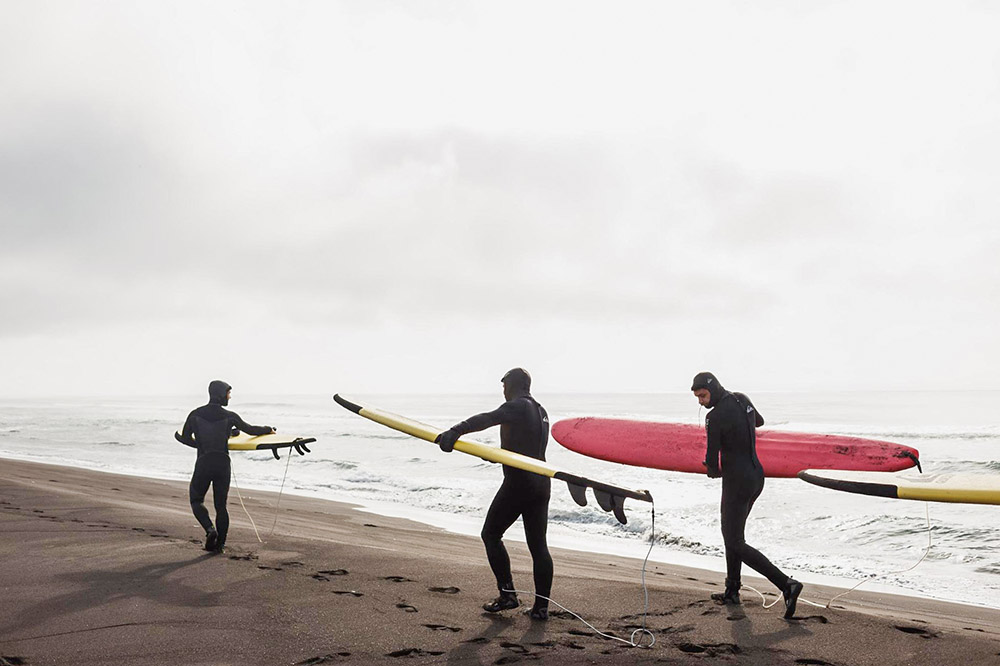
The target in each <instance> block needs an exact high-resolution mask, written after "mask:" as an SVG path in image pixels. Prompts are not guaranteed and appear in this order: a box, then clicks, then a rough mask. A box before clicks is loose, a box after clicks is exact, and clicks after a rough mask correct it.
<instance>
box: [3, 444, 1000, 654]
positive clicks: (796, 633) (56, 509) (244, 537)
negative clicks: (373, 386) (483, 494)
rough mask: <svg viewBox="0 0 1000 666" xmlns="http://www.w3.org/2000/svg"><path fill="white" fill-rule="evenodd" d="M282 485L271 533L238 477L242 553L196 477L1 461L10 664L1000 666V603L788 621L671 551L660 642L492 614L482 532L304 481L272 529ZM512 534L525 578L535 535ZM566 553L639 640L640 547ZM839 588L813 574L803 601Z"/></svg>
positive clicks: (888, 607)
mask: <svg viewBox="0 0 1000 666" xmlns="http://www.w3.org/2000/svg"><path fill="white" fill-rule="evenodd" d="M276 498H277V495H276V494H274V493H266V492H259V491H250V492H246V491H244V493H243V499H244V501H245V502H246V506H247V509H248V510H249V512H250V514H251V515H252V516H253V518H254V520H255V521H256V522H257V527H258V529H259V530H260V532H261V536H262V537H264V541H265V543H263V544H261V543H259V542H258V541H257V538H256V537H255V536H254V532H253V529H252V528H251V526H250V522H249V521H248V520H247V517H246V514H244V512H243V510H242V509H241V508H240V504H239V500H238V499H237V497H236V494H235V491H234V492H233V493H232V495H231V496H230V502H229V508H230V514H231V516H232V520H233V526H232V528H231V530H230V537H229V550H228V552H227V553H225V554H222V555H214V554H209V553H206V552H205V551H203V550H202V549H201V542H202V538H203V533H202V531H201V528H200V527H199V526H198V525H197V523H196V522H195V520H194V517H193V516H192V515H191V512H190V508H189V505H188V502H187V484H185V483H178V482H172V481H160V480H151V479H142V478H138V477H130V476H120V475H114V474H104V473H99V472H91V471H86V470H79V469H74V468H68V467H58V466H52V465H41V464H36V463H27V462H21V461H13V460H5V459H0V563H2V565H0V666H7V665H8V664H27V665H35V664H116V665H127V664H269V665H274V664H288V665H289V666H291V665H296V666H305V665H311V664H339V663H344V664H348V663H350V664H353V663H357V664H362V663H386V664H395V663H435V664H510V663H519V662H528V661H537V662H540V663H545V664H591V663H594V664H605V663H607V664H654V663H656V664H706V663H708V664H712V663H719V664H725V663H730V664H760V665H761V666H763V665H783V664H789V665H793V664H794V665H808V664H812V665H823V664H833V665H836V666H850V665H871V666H887V665H891V664H907V665H923V664H927V665H928V666H930V665H940V664H958V663H962V664H969V665H972V664H976V665H979V664H1000V611H998V610H993V609H985V608H980V607H975V606H967V605H961V604H951V603H945V602H938V601H932V600H923V599H916V598H910V597H902V596H894V595H887V594H875V593H870V592H868V593H866V592H860V591H859V592H855V593H852V594H851V595H850V596H849V597H846V598H844V599H842V600H839V601H837V602H836V604H835V605H834V607H833V608H816V607H812V606H808V605H804V604H800V606H799V610H798V613H797V614H796V617H795V618H794V619H792V620H784V619H782V609H781V604H780V603H779V604H778V605H776V606H775V607H773V608H770V609H765V608H763V607H762V605H761V603H760V600H759V597H757V595H754V594H753V593H751V592H749V591H745V592H744V604H743V606H739V607H730V606H718V605H716V604H714V603H713V602H711V601H710V600H709V599H708V596H709V594H710V593H711V592H713V591H719V590H720V589H721V585H720V582H721V580H720V579H721V577H722V576H721V574H718V573H715V572H708V571H702V570H698V569H692V568H686V567H682V566H674V565H665V564H660V563H650V564H649V565H648V567H647V574H646V581H647V584H648V588H649V612H648V615H647V616H646V618H645V623H646V626H647V627H648V629H649V630H650V631H651V632H652V633H653V635H654V636H655V639H656V643H655V645H654V646H653V647H652V648H650V649H644V648H635V647H630V646H628V645H625V644H623V643H620V642H616V641H613V640H610V639H607V638H604V637H601V636H600V635H598V634H597V633H596V632H595V631H594V630H593V629H591V628H589V627H587V626H586V625H585V624H583V623H582V622H581V621H580V620H578V619H577V618H575V617H573V616H572V615H570V614H568V613H565V612H561V611H558V609H557V608H555V607H553V609H554V610H556V612H555V613H553V616H552V618H551V619H550V620H549V621H548V622H537V621H532V620H531V619H530V618H529V617H528V616H527V615H525V614H524V607H522V608H521V609H518V610H515V611H508V612H506V613H504V614H501V615H489V614H486V613H484V612H482V610H481V609H480V606H481V604H482V603H483V602H485V601H488V600H490V599H492V598H493V597H494V596H495V594H496V592H495V588H494V585H493V581H492V576H491V574H490V571H489V567H488V565H487V563H486V556H485V553H484V550H483V547H482V544H481V542H480V541H479V540H478V539H476V538H473V537H467V536H461V535H455V534H450V533H448V532H445V531H443V530H440V529H438V528H434V527H428V526H426V525H422V524H419V523H415V522H411V521H407V520H401V519H395V518H384V517H381V516H378V515H374V514H371V513H367V512H362V511H358V510H356V508H355V507H353V506H351V505H349V504H342V503H337V502H330V501H325V500H318V499H310V498H302V497H295V496H290V495H284V496H283V497H282V498H281V504H280V508H279V510H278V511H277V523H276V529H275V530H274V533H273V534H270V535H269V536H268V532H269V531H270V529H271V525H272V521H274V518H275V515H276V512H275V500H276ZM483 510H484V512H485V507H483ZM512 529H514V530H519V529H520V525H519V524H515V526H514V527H513V528H512ZM508 549H509V551H510V554H511V561H512V565H513V569H514V575H515V583H516V584H517V585H518V587H519V588H520V589H530V587H531V574H530V572H531V561H530V558H529V556H528V554H527V550H526V548H525V547H524V545H523V544H521V543H518V542H510V543H508ZM553 559H554V561H555V570H556V577H555V584H554V586H553V597H554V598H555V599H556V600H557V601H559V602H560V603H561V604H562V605H564V606H566V607H568V608H570V609H572V610H573V611H575V612H577V613H579V614H580V615H582V616H583V617H584V618H585V619H586V620H587V621H589V622H590V623H591V624H593V625H594V626H595V627H597V628H598V629H600V630H601V631H604V632H607V633H611V634H613V635H615V636H618V637H620V638H623V639H626V640H628V638H629V636H630V635H631V634H632V632H633V631H634V630H635V629H636V628H638V627H642V626H643V592H642V587H641V584H640V571H641V566H642V562H641V560H633V559H627V558H620V557H614V556H607V555H593V554H587V553H580V552H575V551H568V550H559V549H554V550H553ZM745 582H746V583H749V584H750V585H753V586H754V587H756V588H758V589H760V590H762V591H769V589H770V588H769V585H768V584H767V583H766V582H764V581H761V580H759V579H754V578H751V577H747V578H746V580H745ZM839 591H840V590H836V589H834V588H825V587H820V586H815V585H807V587H806V590H805V592H804V593H803V597H804V598H809V599H813V600H821V601H823V602H825V601H826V600H828V599H830V598H831V597H832V596H834V595H835V594H837V593H838V592H839ZM774 598H775V597H774V596H773V595H772V596H770V597H769V601H773V600H774ZM522 603H523V604H525V605H526V606H530V599H529V598H527V597H524V596H522ZM648 640H649V639H648V637H647V638H645V639H644V641H645V642H648Z"/></svg>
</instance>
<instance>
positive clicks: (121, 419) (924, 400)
mask: <svg viewBox="0 0 1000 666" xmlns="http://www.w3.org/2000/svg"><path fill="white" fill-rule="evenodd" d="M346 397H348V398H355V399H358V400H360V401H363V402H365V403H366V404H370V405H372V406H375V407H379V408H381V409H385V410H387V411H391V412H396V413H398V414H403V415H406V416H409V417H411V418H415V419H417V420H420V421H424V422H427V423H430V424H434V425H440V426H442V427H447V426H450V425H452V424H454V423H456V422H458V421H460V420H462V419H464V418H465V417H467V416H470V415H472V414H474V413H478V412H482V411H487V410H491V409H494V408H495V407H497V406H498V405H499V404H500V402H501V401H502V397H501V396H500V395H499V394H498V395H496V396H491V395H384V396H378V395H356V396H354V395H349V394H348V395H347V396H346ZM751 397H752V398H753V400H754V403H755V404H756V405H757V407H758V408H759V410H760V412H761V413H762V415H763V416H764V418H765V419H766V420H767V426H766V427H767V428H774V429H782V430H793V431H803V432H819V433H830V434H843V435H857V436H862V437H871V438H874V439H883V440H889V441H894V442H898V443H901V444H906V445H909V446H912V447H914V448H916V449H918V450H919V451H920V454H921V460H922V463H923V466H924V469H925V471H928V472H930V471H941V472H943V471H949V472H974V473H993V474H1000V414H998V413H997V410H996V408H995V407H994V405H995V404H996V402H997V400H998V399H1000V392H968V393H965V392H949V393H941V392H897V393H875V392H871V393H830V394H818V393H807V394H803V393H798V394H784V393H755V394H753V395H752V396H751ZM240 398H241V399H239V400H237V401H236V402H234V403H233V404H232V405H230V408H231V409H233V410H234V411H236V412H238V413H239V414H240V415H241V416H242V417H243V418H244V419H245V420H246V421H248V422H249V423H255V424H268V425H274V426H276V427H277V428H278V429H279V431H281V432H285V433H294V434H299V435H303V436H312V437H315V438H316V439H317V440H318V441H317V442H316V443H315V444H312V445H310V447H311V448H312V451H313V453H312V454H310V455H307V456H298V455H294V454H293V455H292V456H291V457H290V459H286V458H285V456H284V455H283V457H282V460H280V461H277V460H274V459H273V457H272V456H271V454H270V453H268V452H264V453H256V452H253V453H245V452H234V453H233V454H232V458H233V469H234V473H235V475H236V481H237V484H238V486H239V488H240V489H241V491H242V492H243V493H244V494H248V493H252V491H253V490H254V489H264V490H272V491H277V490H278V489H279V487H281V484H282V482H283V481H284V487H283V492H285V493H293V494H298V495H309V496H315V497H323V498H328V499H335V500H341V501H348V502H353V503H356V504H360V505H362V506H363V507H365V508H366V509H367V510H370V511H374V512H377V513H381V514H385V515H396V516H404V517H409V518H413V519H416V520H420V521H423V522H427V523H431V524H435V525H439V526H442V527H446V528H448V529H452V530H455V531H458V532H463V533H467V534H478V533H479V529H480V526H481V522H482V519H483V517H484V515H485V510H486V507H487V506H488V504H489V502H490V500H491V499H492V496H493V493H494V492H495V491H496V488H497V487H498V486H499V484H500V480H501V470H500V468H499V467H498V466H496V465H493V464H490V463H486V462H481V461H479V460H477V459H475V458H472V457H470V456H466V455H462V454H459V453H453V454H450V455H446V454H443V453H441V452H440V451H439V450H438V449H437V447H435V446H433V445H431V444H428V443H426V442H422V441H420V440H416V439H414V438H411V437H408V436H406V435H402V434H399V433H396V432H394V431H392V430H389V429H387V428H384V427H382V426H379V425H378V424H375V423H372V422H370V421H368V420H366V419H363V418H361V417H359V416H357V415H355V414H352V413H350V412H348V411H347V410H345V409H343V408H341V407H340V406H338V405H337V404H336V403H334V401H333V400H332V398H331V396H315V395H309V396H280V397H275V396H240ZM536 398H537V399H538V400H539V401H540V402H541V403H542V404H544V405H545V407H546V409H547V410H548V411H549V414H550V417H551V419H552V421H553V423H554V422H555V421H557V420H560V419H564V418H570V417H574V416H606V417H618V418H636V419H643V420H659V421H673V422H682V423H698V422H699V421H700V420H703V418H704V411H701V410H700V409H699V407H698V405H697V403H696V401H695V400H694V398H693V397H692V396H691V394H690V393H678V394H658V395H626V394H609V395H590V394H566V395H561V394H556V395H545V394H538V395H536ZM202 402H203V400H202V399H201V398H200V396H194V397H187V398H184V397H162V398H132V399H121V398H106V399H52V400H44V401H43V400H0V458H2V457H6V458H16V459H22V460H34V461H39V462H46V463H54V464H61V465H71V466H77V467H83V468H87V469H95V470H101V471H108V472H115V473H121V474H131V475H139V476H148V477H155V478H163V479H176V480H187V479H188V478H189V476H190V473H191V469H192V467H193V464H194V451H193V450H192V449H189V448H187V447H185V446H183V445H181V444H178V443H177V442H175V441H174V439H173V432H174V430H177V429H179V428H180V427H181V426H182V424H183V422H184V419H185V417H186V416H187V414H188V412H189V411H190V410H191V409H193V408H194V407H196V406H198V405H199V404H201V403H202ZM470 437H473V438H475V439H478V440H479V441H482V442H485V443H489V444H494V445H495V444H498V437H499V431H498V429H496V428H494V429H492V430H490V431H485V432H483V433H478V435H473V436H470ZM548 459H549V461H550V462H552V463H554V464H556V465H558V466H560V467H563V468H565V469H567V470H569V471H573V472H575V473H577V474H580V475H583V476H588V477H590V478H594V479H598V480H603V481H607V482H609V483H614V484H616V485H621V486H626V487H632V488H645V489H648V490H649V491H650V492H651V493H652V495H653V497H654V498H655V511H656V515H655V534H652V536H653V537H654V544H655V545H654V548H653V551H652V555H651V559H653V560H657V561H665V562H677V563H683V564H691V565H695V566H701V567H705V568H709V569H713V570H715V571H720V572H721V571H723V570H724V562H723V548H722V537H721V534H720V531H719V509H718V504H719V493H720V485H719V481H717V480H712V479H708V478H707V477H704V476H698V475H691V474H681V473H672V472H663V471H660V470H651V469H644V468H635V467H626V466H623V465H617V464H613V463H606V462H603V461H598V460H592V459H590V458H587V457H584V456H581V455H578V454H576V453H573V452H571V451H568V450H566V449H563V448H562V447H561V446H559V445H558V444H557V443H556V442H555V441H554V440H551V441H550V444H549V449H548ZM2 466H3V463H2V460H0V469H2ZM233 494H234V495H235V491H234V493H233ZM232 499H234V500H235V497H233V498H232ZM231 511H235V512H239V511H240V509H239V507H238V506H236V507H233V506H232V503H231ZM626 513H627V514H628V516H629V523H628V525H625V526H622V525H620V524H618V522H617V521H616V520H615V519H614V518H613V517H612V516H611V515H610V514H607V513H604V512H603V511H601V510H600V509H598V508H597V507H596V506H594V502H593V499H592V498H591V506H587V507H579V506H577V505H576V503H575V502H573V500H572V498H571V497H570V495H569V493H568V492H567V490H566V488H565V485H564V484H562V483H561V482H556V481H554V482H553V493H552V503H551V509H550V527H549V530H550V543H551V544H552V545H558V546H564V547H572V548H576V549H580V550H587V551H592V552H594V553H595V557H600V554H601V553H617V554H622V555H627V556H632V557H637V558H642V557H643V556H645V554H646V551H647V549H648V547H649V541H650V537H651V523H652V516H651V513H650V507H649V505H648V504H646V503H643V502H636V501H633V500H629V501H628V502H627V503H626ZM928 515H929V518H930V525H931V528H930V532H929V533H928ZM254 519H255V521H256V522H257V524H258V526H261V527H262V528H263V529H266V528H269V527H270V525H271V521H272V520H273V519H274V514H270V515H255V516H254ZM279 520H280V518H279ZM192 521H193V518H192ZM233 536H234V537H236V538H240V537H242V538H243V539H245V540H246V541H253V540H254V537H253V534H252V532H249V533H247V534H243V535H239V534H234V535H233ZM508 538H510V539H515V540H518V539H523V535H522V534H521V531H520V526H519V524H518V525H515V526H514V527H513V528H512V529H511V530H510V531H509V532H508ZM929 538H930V543H931V547H930V551H929V552H928V554H927V557H926V558H924V560H923V561H922V562H921V563H920V564H919V565H918V566H917V567H916V568H914V569H913V570H911V571H908V572H904V573H894V572H900V571H903V570H905V569H907V568H909V567H911V566H913V565H914V564H915V563H916V562H917V561H918V560H920V558H921V556H922V555H923V554H924V552H925V550H926V549H927V546H928V539H929ZM747 541H748V543H750V544H752V545H754V546H756V547H758V548H759V549H760V550H761V551H763V552H764V553H765V554H766V555H767V556H768V557H770V558H771V559H772V560H773V561H774V562H775V563H776V564H778V565H779V566H780V567H781V568H782V569H784V570H785V571H786V572H787V573H790V574H792V575H794V576H796V577H797V578H799V579H800V580H804V581H807V582H808V581H810V580H812V581H817V582H834V583H838V584H844V585H850V584H853V582H856V581H859V580H861V579H865V578H869V577H874V576H877V578H876V579H874V580H873V581H872V583H871V584H870V586H869V584H866V588H863V589H873V588H874V589H887V590H889V591H894V592H900V593H906V594H916V595H920V596H926V597H932V598H937V599H945V600H952V601H960V602H966V603H974V604H980V605H986V606H991V607H994V608H1000V506H978V505H953V504H941V503H923V502H913V501H900V500H889V499H882V498H873V497H864V496H860V495H852V494H848V493H840V492H836V491H832V490H827V489H823V488H818V487H815V486H812V485H809V484H807V483H804V482H802V481H799V480H798V479H768V480H767V483H766V486H765V489H764V492H763V494H762V495H761V497H760V499H759V500H758V501H757V504H756V506H755V507H754V511H753V513H752V514H751V517H750V521H749V522H748V524H747ZM484 557H485V555H484ZM556 566H557V567H558V562H557V563H556ZM747 573H750V572H747ZM721 578H722V575H721V574H720V579H721ZM820 601H825V600H820Z"/></svg>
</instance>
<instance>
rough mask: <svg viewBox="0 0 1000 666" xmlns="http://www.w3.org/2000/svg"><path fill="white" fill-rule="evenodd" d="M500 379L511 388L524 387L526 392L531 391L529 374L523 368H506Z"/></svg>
mask: <svg viewBox="0 0 1000 666" xmlns="http://www.w3.org/2000/svg"><path fill="white" fill-rule="evenodd" d="M500 381H501V382H503V383H504V384H506V385H507V386H509V387H510V388H512V389H524V391H525V392H526V393H527V392H530V391H531V375H529V374H528V371H527V370H525V369H524V368H512V369H510V370H508V371H507V374H505V375H504V376H503V379H501V380H500Z"/></svg>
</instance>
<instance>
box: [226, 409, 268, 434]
mask: <svg viewBox="0 0 1000 666" xmlns="http://www.w3.org/2000/svg"><path fill="white" fill-rule="evenodd" d="M229 415H230V417H231V421H232V424H233V425H234V426H235V427H237V428H239V430H240V432H245V433H246V434H248V435H270V434H271V433H273V432H277V430H275V429H274V428H272V427H271V426H255V425H250V424H249V423H247V422H246V421H244V420H243V419H241V418H240V415H239V414H237V413H236V412H229Z"/></svg>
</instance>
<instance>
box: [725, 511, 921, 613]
mask: <svg viewBox="0 0 1000 666" xmlns="http://www.w3.org/2000/svg"><path fill="white" fill-rule="evenodd" d="M924 511H925V513H926V516H927V548H925V549H924V554H923V555H921V556H920V559H919V560H917V561H916V563H915V564H914V565H913V566H910V567H908V568H906V569H900V570H899V571H886V572H885V573H880V574H871V575H869V576H868V578H864V579H862V580H861V581H859V582H858V584H857V585H855V586H854V587H852V588H851V589H849V590H847V591H846V592H841V593H840V594H838V595H837V596H835V597H833V598H832V599H830V600H829V601H828V602H826V604H818V603H816V602H814V601H809V600H808V599H799V603H804V604H809V605H810V606H815V607H816V608H830V605H831V604H832V603H833V602H834V601H836V600H837V599H840V598H841V597H844V596H847V595H848V594H850V593H851V592H853V591H854V590H856V589H858V588H859V587H861V586H862V585H864V584H865V583H868V582H871V581H873V580H876V579H878V578H883V577H885V576H892V575H895V574H904V573H908V572H910V571H913V570H914V569H916V568H917V566H918V565H919V564H920V563H921V562H923V561H924V560H925V559H927V555H928V554H929V553H930V552H931V546H932V545H933V544H932V541H931V509H930V503H929V502H924ZM743 587H745V588H747V589H748V590H752V591H754V592H756V593H757V594H758V595H760V598H761V601H762V602H763V603H762V605H763V607H764V608H770V607H771V606H773V605H775V604H776V603H778V602H779V601H781V597H779V598H777V599H775V600H774V601H772V602H771V603H767V598H766V597H764V595H763V594H761V592H760V591H759V590H755V589H754V588H752V587H750V586H749V585H744V586H743Z"/></svg>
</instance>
